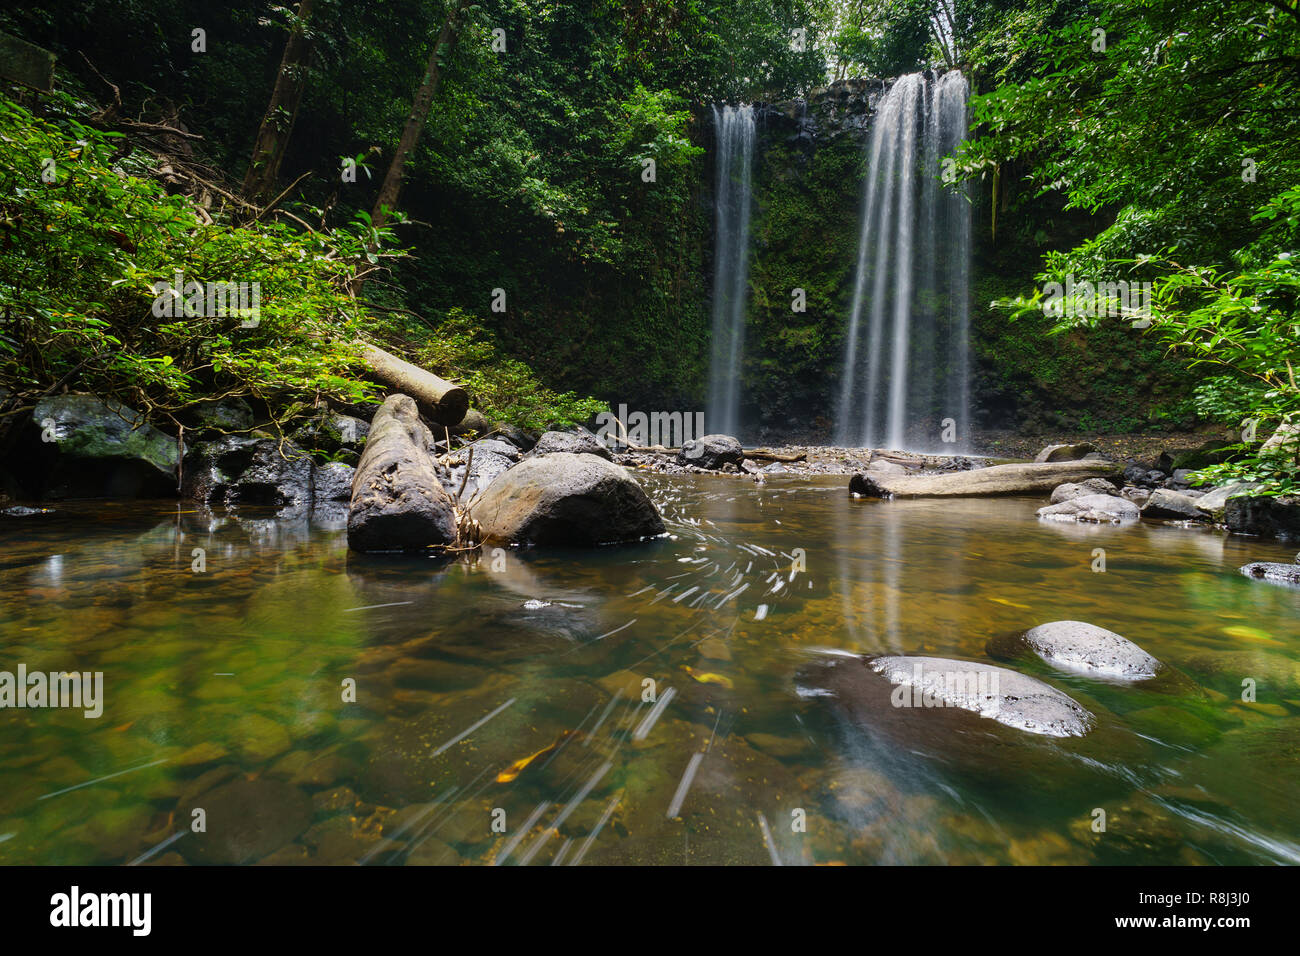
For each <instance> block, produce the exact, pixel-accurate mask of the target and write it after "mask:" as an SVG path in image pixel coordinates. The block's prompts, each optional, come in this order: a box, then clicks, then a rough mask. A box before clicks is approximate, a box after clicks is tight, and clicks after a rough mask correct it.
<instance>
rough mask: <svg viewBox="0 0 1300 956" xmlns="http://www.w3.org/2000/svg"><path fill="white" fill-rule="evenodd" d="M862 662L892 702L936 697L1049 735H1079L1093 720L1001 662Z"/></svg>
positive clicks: (914, 702)
mask: <svg viewBox="0 0 1300 956" xmlns="http://www.w3.org/2000/svg"><path fill="white" fill-rule="evenodd" d="M867 666H868V667H869V668H870V669H871V670H873V671H875V672H876V673H877V674H879V675H881V676H882V677H884V678H885V679H886V680H887V681H889V683H891V684H893V685H894V687H895V691H894V694H893V695H891V699H892V702H893V703H894V706H896V707H906V706H922V707H926V706H929V707H933V706H936V703H935V702H937V704H938V706H944V707H959V708H961V709H963V710H969V711H973V712H974V713H977V714H979V715H980V716H981V717H986V718H988V719H991V720H996V721H997V722H998V723H1000V724H1003V725H1005V726H1007V727H1014V728H1015V729H1017V730H1023V731H1026V732H1028V733H1031V734H1043V735H1045V736H1049V737H1082V736H1083V735H1084V734H1086V733H1087V732H1088V731H1089V730H1090V729H1091V727H1092V724H1093V716H1092V714H1090V713H1089V712H1088V711H1087V710H1086V709H1085V708H1084V707H1083V706H1081V705H1080V704H1079V703H1078V702H1076V701H1075V700H1074V699H1073V698H1071V697H1069V696H1068V695H1066V694H1063V693H1061V691H1059V690H1057V689H1056V688H1055V687H1052V686H1050V685H1049V684H1045V683H1043V682H1042V681H1040V680H1038V679H1037V678H1034V677H1029V676H1026V675H1025V674H1021V673H1019V672H1017V671H1013V670H1008V669H1007V668H1005V667H995V666H994V665H992V664H982V663H978V662H975V661H957V660H950V659H948V658H943V657H877V658H874V659H872V660H869V661H867ZM927 700H929V701H931V702H930V703H927Z"/></svg>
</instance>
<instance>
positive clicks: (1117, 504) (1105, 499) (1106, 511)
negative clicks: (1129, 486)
mask: <svg viewBox="0 0 1300 956" xmlns="http://www.w3.org/2000/svg"><path fill="white" fill-rule="evenodd" d="M1138 515H1139V512H1138V506H1137V505H1135V504H1134V503H1133V502H1131V501H1129V500H1128V499H1127V498H1119V497H1117V496H1115V495H1083V496H1082V497H1079V498H1071V499H1070V500H1068V501H1062V502H1061V503H1060V504H1055V505H1048V506H1047V507H1046V508H1039V509H1038V516H1039V517H1040V518H1052V519H1054V520H1057V521H1110V522H1116V523H1118V522H1120V521H1127V520H1130V519H1134V518H1137V517H1138Z"/></svg>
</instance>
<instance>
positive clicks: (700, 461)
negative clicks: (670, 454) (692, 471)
mask: <svg viewBox="0 0 1300 956" xmlns="http://www.w3.org/2000/svg"><path fill="white" fill-rule="evenodd" d="M744 458H745V450H744V448H742V447H741V444H740V442H739V441H738V440H737V439H735V438H732V437H731V436H730V435H705V436H704V437H703V438H693V439H691V440H690V441H686V442H682V450H681V451H679V452H678V453H677V461H678V463H680V464H683V465H695V466H696V467H697V468H707V469H709V470H710V471H721V470H722V469H723V468H724V467H725V466H727V465H735V466H736V467H739V466H740V463H741V462H742V461H743V460H744Z"/></svg>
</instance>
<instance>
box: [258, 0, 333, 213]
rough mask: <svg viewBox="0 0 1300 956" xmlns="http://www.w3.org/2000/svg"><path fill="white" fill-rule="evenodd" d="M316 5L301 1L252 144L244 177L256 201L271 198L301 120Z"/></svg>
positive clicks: (309, 1)
mask: <svg viewBox="0 0 1300 956" xmlns="http://www.w3.org/2000/svg"><path fill="white" fill-rule="evenodd" d="M314 2H315V0H299V2H298V14H297V16H298V19H297V21H296V22H295V23H294V25H293V29H292V30H290V31H289V40H288V42H287V43H286V44H285V45H284V56H283V57H282V58H281V60H280V72H279V73H278V74H277V75H276V78H275V89H274V90H272V92H271V102H270V103H269V104H267V107H266V115H265V116H263V117H262V125H261V126H260V127H259V128H258V130H257V139H256V140H254V141H253V157H252V159H251V160H250V161H249V164H248V173H247V174H246V175H245V176H244V186H243V193H244V195H245V196H247V197H248V198H249V199H250V200H253V201H254V202H256V201H257V200H259V199H267V198H269V197H270V194H271V191H272V190H273V189H274V188H275V181H276V179H278V178H279V175H280V163H281V162H283V160H284V153H285V150H286V149H287V148H288V146H289V136H290V134H291V133H292V132H293V123H294V120H295V119H297V117H298V105H299V104H300V103H301V102H302V94H303V90H304V89H306V86H307V64H308V61H309V60H310V59H311V46H312V43H311V39H310V38H309V37H308V36H307V22H308V21H309V20H310V19H311V8H312V4H313V3H314Z"/></svg>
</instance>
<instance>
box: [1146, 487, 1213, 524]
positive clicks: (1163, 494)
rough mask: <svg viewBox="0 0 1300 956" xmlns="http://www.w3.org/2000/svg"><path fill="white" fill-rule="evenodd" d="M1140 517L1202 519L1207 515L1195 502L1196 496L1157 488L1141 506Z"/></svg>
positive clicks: (1181, 519)
mask: <svg viewBox="0 0 1300 956" xmlns="http://www.w3.org/2000/svg"><path fill="white" fill-rule="evenodd" d="M1142 517H1144V518H1166V519H1170V520H1174V521H1204V520H1206V518H1207V517H1209V516H1208V515H1207V514H1206V513H1205V511H1204V510H1202V509H1201V508H1200V506H1199V505H1198V504H1197V499H1196V498H1193V497H1191V496H1190V495H1185V494H1183V493H1182V492H1178V491H1171V490H1169V489H1168V488H1157V489H1156V490H1155V491H1153V492H1151V497H1150V498H1148V499H1147V501H1146V504H1144V505H1143V506H1142Z"/></svg>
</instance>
